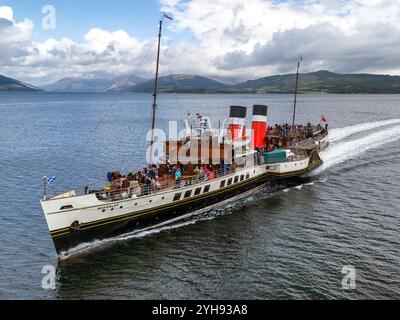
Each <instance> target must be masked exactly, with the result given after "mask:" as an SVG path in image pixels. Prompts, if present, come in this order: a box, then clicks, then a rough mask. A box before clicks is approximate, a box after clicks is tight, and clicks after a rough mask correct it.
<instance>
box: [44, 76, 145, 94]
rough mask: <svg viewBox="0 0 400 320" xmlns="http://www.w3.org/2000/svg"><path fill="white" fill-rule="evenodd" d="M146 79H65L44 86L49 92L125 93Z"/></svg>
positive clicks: (132, 77) (127, 77) (134, 77)
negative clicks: (127, 89) (128, 88)
mask: <svg viewBox="0 0 400 320" xmlns="http://www.w3.org/2000/svg"><path fill="white" fill-rule="evenodd" d="M143 80H144V79H142V78H139V77H136V76H121V77H118V78H112V79H110V78H73V77H72V78H64V79H61V80H58V81H57V82H55V83H51V84H48V85H44V86H42V88H43V89H44V90H46V91H49V92H106V91H125V90H126V88H127V87H132V86H134V85H136V84H137V83H139V82H141V81H143Z"/></svg>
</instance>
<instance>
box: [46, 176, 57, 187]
mask: <svg viewBox="0 0 400 320" xmlns="http://www.w3.org/2000/svg"><path fill="white" fill-rule="evenodd" d="M55 182H56V177H47V184H48V185H50V184H53V183H55Z"/></svg>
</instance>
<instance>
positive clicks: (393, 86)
mask: <svg viewBox="0 0 400 320" xmlns="http://www.w3.org/2000/svg"><path fill="white" fill-rule="evenodd" d="M217 79H223V78H222V77H219V78H218V77H217V78H215V77H214V79H213V78H208V77H204V76H200V75H190V74H175V75H169V76H161V77H160V78H159V86H158V90H159V92H160V93H293V92H294V88H295V83H296V74H282V75H273V76H267V77H262V78H258V79H254V80H247V81H244V82H241V83H236V84H232V83H230V84H227V83H223V82H222V81H219V80H217ZM153 88H154V80H145V79H143V78H140V77H137V76H133V75H130V76H128V75H125V76H119V77H115V78H111V77H110V78H63V79H60V80H59V81H57V82H55V83H53V84H49V85H45V86H42V87H41V88H37V87H34V86H32V85H29V84H26V83H23V82H21V81H18V80H15V79H11V78H7V77H5V76H1V75H0V91H38V90H43V89H44V90H46V91H48V92H145V93H151V92H152V91H153ZM299 93H322V94H323V93H337V94H350V93H354V94H357V93H360V94H368V93H370V94H379V93H382V94H384V93H393V94H400V76H392V75H379V74H368V73H359V74H352V73H351V74H341V73H335V72H331V71H327V70H320V71H316V72H309V73H301V74H300V75H299Z"/></svg>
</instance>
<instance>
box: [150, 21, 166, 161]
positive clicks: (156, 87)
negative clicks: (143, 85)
mask: <svg viewBox="0 0 400 320" xmlns="http://www.w3.org/2000/svg"><path fill="white" fill-rule="evenodd" d="M162 24H163V20H162V19H161V20H160V26H159V33H158V49H157V66H156V78H155V81H154V90H153V108H152V112H153V115H152V122H151V142H150V158H149V165H152V162H153V159H152V157H153V144H154V129H155V128H156V110H157V90H158V72H159V66H160V47H161V33H162Z"/></svg>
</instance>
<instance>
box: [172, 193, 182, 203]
mask: <svg viewBox="0 0 400 320" xmlns="http://www.w3.org/2000/svg"><path fill="white" fill-rule="evenodd" d="M181 196H182V192H179V193H177V194H175V197H174V201H178V200H180V199H181Z"/></svg>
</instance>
